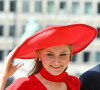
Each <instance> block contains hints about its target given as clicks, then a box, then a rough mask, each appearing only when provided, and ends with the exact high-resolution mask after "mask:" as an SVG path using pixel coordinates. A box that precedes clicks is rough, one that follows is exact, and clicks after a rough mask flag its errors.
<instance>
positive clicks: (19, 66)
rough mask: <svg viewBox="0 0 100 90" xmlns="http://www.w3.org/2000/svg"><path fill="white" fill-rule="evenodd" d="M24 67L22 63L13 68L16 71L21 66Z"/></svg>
mask: <svg viewBox="0 0 100 90" xmlns="http://www.w3.org/2000/svg"><path fill="white" fill-rule="evenodd" d="M23 65H24V63H22V62H21V63H18V64H17V65H16V66H15V69H16V70H17V69H19V68H20V67H21V66H23Z"/></svg>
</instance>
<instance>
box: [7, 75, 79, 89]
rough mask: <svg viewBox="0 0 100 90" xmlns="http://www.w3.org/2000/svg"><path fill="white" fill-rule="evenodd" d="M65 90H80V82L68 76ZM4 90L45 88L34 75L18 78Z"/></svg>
mask: <svg viewBox="0 0 100 90" xmlns="http://www.w3.org/2000/svg"><path fill="white" fill-rule="evenodd" d="M65 82H66V84H67V87H68V88H67V90H80V81H79V79H78V78H77V77H74V76H71V75H68V78H67V80H66V81H65ZM6 90H47V88H46V87H45V86H44V85H43V84H42V83H41V81H40V80H38V79H37V78H36V77H35V76H34V75H31V76H29V77H23V78H19V79H17V80H16V81H14V83H12V84H11V85H10V86H9V87H8V88H7V89H6Z"/></svg>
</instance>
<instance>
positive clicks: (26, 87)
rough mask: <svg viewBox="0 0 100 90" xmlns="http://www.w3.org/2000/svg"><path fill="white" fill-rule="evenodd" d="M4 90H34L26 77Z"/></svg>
mask: <svg viewBox="0 0 100 90" xmlns="http://www.w3.org/2000/svg"><path fill="white" fill-rule="evenodd" d="M6 90H35V88H34V86H33V84H32V83H31V81H30V80H29V78H28V77H24V78H19V79H17V80H15V81H14V82H13V83H12V84H11V85H10V86H9V87H8V88H6Z"/></svg>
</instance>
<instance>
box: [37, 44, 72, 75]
mask: <svg viewBox="0 0 100 90" xmlns="http://www.w3.org/2000/svg"><path fill="white" fill-rule="evenodd" d="M70 53H71V52H70V49H69V47H68V45H59V46H53V47H48V48H45V49H43V50H41V51H40V54H39V58H40V59H41V60H42V64H43V66H44V68H45V69H46V70H47V71H48V72H49V73H51V74H52V75H59V74H61V73H62V72H63V71H64V70H65V69H66V67H67V66H68V64H69V61H70Z"/></svg>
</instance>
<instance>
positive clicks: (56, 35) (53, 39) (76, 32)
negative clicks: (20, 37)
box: [13, 24, 98, 59]
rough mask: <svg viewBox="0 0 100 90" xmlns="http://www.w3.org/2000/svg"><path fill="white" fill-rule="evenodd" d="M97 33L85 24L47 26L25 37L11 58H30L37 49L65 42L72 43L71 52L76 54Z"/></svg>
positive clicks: (34, 54)
mask: <svg viewBox="0 0 100 90" xmlns="http://www.w3.org/2000/svg"><path fill="white" fill-rule="evenodd" d="M97 33H98V32H97V30H96V29H95V28H93V27H91V26H89V25H85V24H72V25H67V26H49V27H46V28H45V29H43V30H41V31H39V32H37V33H35V34H34V35H32V36H30V37H29V38H27V39H26V40H25V41H24V42H23V43H22V44H21V45H20V46H19V47H18V48H17V50H16V52H15V54H14V55H13V59H14V58H21V59H32V58H35V57H36V53H35V51H36V50H38V49H42V48H46V47H51V46H56V45H67V44H71V45H72V54H76V53H78V52H80V51H82V50H83V49H85V48H86V47H87V46H88V45H89V44H90V43H91V42H92V40H93V39H94V38H95V37H96V36H97Z"/></svg>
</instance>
